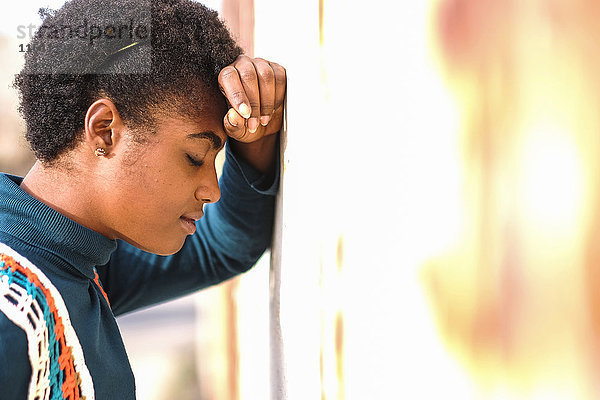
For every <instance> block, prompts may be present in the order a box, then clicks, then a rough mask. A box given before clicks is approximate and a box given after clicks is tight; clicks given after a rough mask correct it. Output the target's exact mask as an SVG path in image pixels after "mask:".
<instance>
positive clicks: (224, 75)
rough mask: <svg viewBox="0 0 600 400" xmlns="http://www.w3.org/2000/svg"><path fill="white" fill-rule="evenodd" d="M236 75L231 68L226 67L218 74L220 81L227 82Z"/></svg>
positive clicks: (234, 70)
mask: <svg viewBox="0 0 600 400" xmlns="http://www.w3.org/2000/svg"><path fill="white" fill-rule="evenodd" d="M236 74H237V71H236V69H235V68H233V67H232V66H227V67H225V68H223V69H222V70H221V72H219V78H220V79H222V80H229V79H231V77H233V76H234V75H236Z"/></svg>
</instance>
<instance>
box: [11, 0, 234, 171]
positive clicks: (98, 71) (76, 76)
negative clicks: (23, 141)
mask: <svg viewBox="0 0 600 400" xmlns="http://www.w3.org/2000/svg"><path fill="white" fill-rule="evenodd" d="M40 14H41V15H42V17H43V23H42V25H41V26H40V28H39V29H38V30H37V31H36V33H35V35H34V37H33V38H32V40H31V42H30V45H29V50H28V52H27V53H26V54H25V65H24V67H23V69H22V71H21V72H20V73H19V74H18V75H17V76H16V77H15V81H14V85H15V87H16V88H17V89H18V90H19V92H20V106H19V111H20V112H21V114H22V116H23V117H24V119H25V122H26V124H27V131H26V138H27V140H28V142H29V143H30V145H31V148H32V149H33V152H34V153H35V155H36V157H37V158H38V159H39V160H40V161H42V162H44V163H48V164H50V163H53V162H54V161H56V160H57V159H58V158H59V156H61V155H62V154H64V153H65V152H67V151H68V150H70V149H73V148H74V147H75V146H76V144H77V143H78V141H79V139H80V138H82V136H83V135H82V133H83V129H84V119H85V114H86V112H87V109H88V108H89V106H90V105H91V104H92V103H93V102H94V101H95V100H97V99H99V98H102V97H105V98H109V99H111V100H112V101H113V102H114V104H115V106H116V107H117V110H118V111H119V114H120V115H121V118H122V119H123V120H124V121H125V123H126V124H127V125H128V126H130V127H132V128H135V127H140V126H151V125H152V123H153V115H154V113H153V112H152V111H153V110H160V109H161V107H163V106H170V107H176V109H177V112H178V113H179V114H180V115H186V116H190V117H195V116H198V113H199V112H201V107H200V106H199V105H200V104H203V100H207V98H208V99H212V100H213V101H223V102H224V98H223V96H222V95H221V94H220V92H219V89H218V83H217V77H218V74H219V72H220V70H221V69H222V68H224V67H225V66H227V65H229V64H231V63H232V62H233V61H234V60H235V59H236V57H237V56H238V55H240V54H241V53H242V50H241V49H240V48H239V47H238V46H237V45H236V43H235V41H234V40H233V39H232V37H231V35H230V33H229V31H228V30H227V28H226V27H225V25H224V23H223V22H222V21H221V20H220V19H219V17H218V14H217V13H216V12H215V11H212V10H210V9H208V8H206V7H205V6H203V5H202V4H200V3H196V2H194V1H192V0H142V1H140V0H71V1H68V2H67V3H66V4H65V5H64V6H63V7H62V8H60V9H59V10H57V11H52V10H48V9H40ZM207 96H213V97H212V98H211V97H207ZM214 96H219V97H220V99H216V97H214ZM138 139H140V141H143V139H142V138H138Z"/></svg>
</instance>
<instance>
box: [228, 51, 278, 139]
mask: <svg viewBox="0 0 600 400" xmlns="http://www.w3.org/2000/svg"><path fill="white" fill-rule="evenodd" d="M219 86H220V88H221V91H222V92H223V94H224V95H225V97H226V98H227V101H228V102H229V104H230V106H231V108H230V109H229V110H228V111H227V114H226V115H225V117H224V118H223V126H224V127H225V132H226V133H227V135H229V136H230V137H231V138H233V139H235V140H237V141H239V142H244V143H252V142H255V141H257V140H259V139H261V138H263V137H265V136H268V135H273V134H275V133H277V132H279V131H280V130H281V125H282V122H283V100H284V97H285V91H286V72H285V68H283V67H282V66H281V65H279V64H277V63H274V62H269V61H266V60H263V59H262V58H250V57H247V56H244V55H241V56H239V57H238V58H237V59H236V60H235V62H234V63H233V64H231V65H228V66H227V67H225V68H223V69H222V70H221V72H220V73H219Z"/></svg>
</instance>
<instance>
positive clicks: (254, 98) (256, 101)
mask: <svg viewBox="0 0 600 400" xmlns="http://www.w3.org/2000/svg"><path fill="white" fill-rule="evenodd" d="M233 66H234V67H235V69H236V70H237V71H238V73H239V76H240V79H241V82H242V86H243V88H244V91H245V92H246V96H247V97H248V100H249V101H250V108H251V113H250V118H249V119H248V130H249V131H250V132H251V133H254V132H256V130H257V129H258V125H259V122H258V117H259V116H260V92H259V88H258V76H257V75H256V69H255V68H254V63H252V61H251V60H250V59H249V58H248V57H243V58H238V60H237V61H236V62H235V63H234V64H233Z"/></svg>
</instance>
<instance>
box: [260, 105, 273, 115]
mask: <svg viewBox="0 0 600 400" xmlns="http://www.w3.org/2000/svg"><path fill="white" fill-rule="evenodd" d="M273 108H274V104H273V103H261V105H260V112H261V114H263V115H264V114H270V113H271V111H273Z"/></svg>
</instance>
